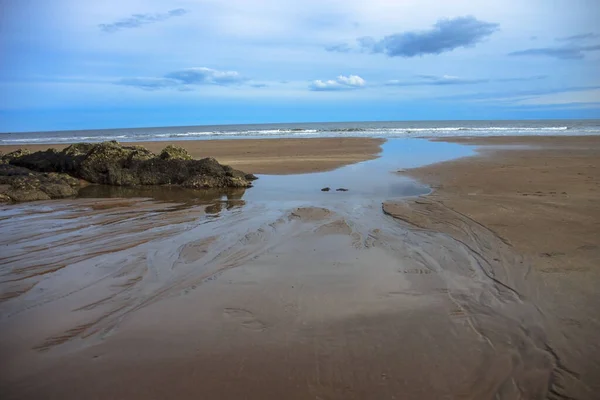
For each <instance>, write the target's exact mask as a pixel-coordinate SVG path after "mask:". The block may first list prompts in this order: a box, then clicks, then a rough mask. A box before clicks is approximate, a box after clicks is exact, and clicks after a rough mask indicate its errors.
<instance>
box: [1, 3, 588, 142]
mask: <svg viewBox="0 0 600 400" xmlns="http://www.w3.org/2000/svg"><path fill="white" fill-rule="evenodd" d="M599 16H600V1H598V0H553V1H548V0H485V1H483V0H481V1H478V0H437V1H434V0H369V1H365V0H303V1H296V0H294V1H291V0H227V1H224V0H145V1H141V0H102V1H93V2H92V1H82V0H52V1H48V0H0V132H19V131H48V130H68V129H98V128H120V127H147V126H186V125H205V124H235V123H263V122H264V123H270V122H312V121H315V122H316V121H393V120H451V119H484V120H485V119H546V118H550V119H558V118H600V28H599V27H598V24H597V23H596V22H597V20H598V17H599Z"/></svg>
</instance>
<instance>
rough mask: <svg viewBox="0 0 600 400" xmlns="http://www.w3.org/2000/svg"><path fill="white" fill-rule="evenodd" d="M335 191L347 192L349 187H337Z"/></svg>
mask: <svg viewBox="0 0 600 400" xmlns="http://www.w3.org/2000/svg"><path fill="white" fill-rule="evenodd" d="M335 191H336V192H347V191H348V189H346V188H337V189H335Z"/></svg>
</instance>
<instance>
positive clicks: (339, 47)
mask: <svg viewBox="0 0 600 400" xmlns="http://www.w3.org/2000/svg"><path fill="white" fill-rule="evenodd" d="M325 50H327V51H330V52H337V53H349V52H351V51H352V47H350V46H349V45H348V44H347V43H340V44H334V45H331V46H327V47H325Z"/></svg>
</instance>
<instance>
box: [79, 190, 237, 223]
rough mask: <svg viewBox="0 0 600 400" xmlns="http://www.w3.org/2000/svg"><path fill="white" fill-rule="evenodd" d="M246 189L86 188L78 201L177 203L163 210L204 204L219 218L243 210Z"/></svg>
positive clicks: (207, 211)
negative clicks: (110, 199)
mask: <svg viewBox="0 0 600 400" xmlns="http://www.w3.org/2000/svg"><path fill="white" fill-rule="evenodd" d="M245 191H246V189H243V188H235V189H187V188H182V187H178V186H109V185H89V186H86V187H84V188H82V189H81V190H80V191H79V194H78V196H77V197H79V198H151V199H154V200H157V201H164V202H169V203H177V204H180V206H178V207H174V208H171V209H166V210H165V212H166V211H172V210H178V209H181V208H189V207H193V206H197V205H207V207H206V213H207V214H209V215H213V216H218V215H220V213H221V212H222V211H224V210H231V209H233V208H237V207H242V206H244V204H245V203H246V202H245V201H244V200H242V197H243V196H244V193H245Z"/></svg>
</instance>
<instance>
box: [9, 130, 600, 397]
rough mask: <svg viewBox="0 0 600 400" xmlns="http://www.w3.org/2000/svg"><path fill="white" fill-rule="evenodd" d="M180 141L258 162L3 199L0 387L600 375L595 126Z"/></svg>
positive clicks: (325, 387) (589, 383)
mask: <svg viewBox="0 0 600 400" xmlns="http://www.w3.org/2000/svg"><path fill="white" fill-rule="evenodd" d="M169 143H172V144H178V145H182V146H183V147H185V148H186V149H187V150H188V151H189V152H190V154H192V155H193V156H194V157H196V158H200V157H206V156H211V157H215V158H217V160H218V161H220V162H222V163H224V164H230V165H232V166H234V167H235V168H239V169H241V170H244V171H246V172H250V173H255V174H259V175H260V176H259V180H258V181H256V183H255V187H253V188H250V189H245V190H243V189H242V190H237V191H234V192H231V191H230V192H223V193H221V192H218V193H213V194H211V195H207V196H205V197H201V196H195V195H194V192H189V191H186V192H185V193H182V192H180V191H175V190H174V191H172V192H170V191H168V190H167V189H164V190H163V189H158V190H153V191H146V192H144V191H140V192H136V191H135V190H133V191H129V192H128V191H127V190H121V191H116V192H112V194H111V196H110V197H111V198H98V197H99V196H98V195H97V193H98V192H93V191H92V192H91V194H90V195H88V196H84V197H85V198H76V199H66V200H57V201H43V202H33V203H23V204H16V205H3V206H1V209H0V218H1V219H0V233H2V235H1V236H0V237H1V238H0V245H1V246H2V248H3V251H2V256H1V257H0V267H1V269H0V271H1V272H2V280H1V282H0V299H1V300H2V301H1V302H0V315H1V319H0V329H1V331H2V337H3V340H2V341H1V342H0V356H1V357H2V359H3V360H5V361H4V362H3V363H2V367H1V374H0V375H1V378H0V393H2V394H3V396H2V397H3V398H7V399H12V398H14V399H17V398H19V399H20V398H31V399H34V398H40V397H43V398H47V399H54V398H55V399H65V398H73V399H76V398H98V399H105V398H140V399H141V398H144V399H154V398H155V399H164V398H207V399H236V398H245V399H280V398H288V399H306V398H317V399H370V398H373V399H382V398H390V399H394V398H396V399H426V398H432V399H433V398H435V399H440V398H473V399H523V398H526V399H546V398H557V399H560V398H576V399H594V398H595V396H596V393H598V391H599V390H600V387H599V386H598V382H599V379H598V378H599V377H600V347H599V345H598V343H597V337H599V336H600V321H598V319H597V316H596V315H597V310H598V307H599V306H600V295H598V292H597V290H596V288H597V284H598V282H600V281H599V279H600V275H599V274H600V270H598V265H600V239H599V238H600V207H599V204H600V203H599V201H598V200H600V199H599V197H600V169H599V168H600V137H599V136H585V137H584V136H544V137H533V136H518V137H510V136H504V137H485V138H482V137H480V138H460V137H444V138H433V139H430V140H427V139H406V140H405V139H391V140H388V141H384V140H382V139H381V138H313V139H307V138H297V139H236V140H214V141H172V142H147V143H140V142H136V143H135V144H142V145H144V146H145V147H147V148H148V149H150V150H152V151H155V152H157V151H158V150H160V148H162V147H164V146H165V145H166V144H169ZM61 146H64V144H62V145H47V144H43V145H42V144H40V145H35V147H32V146H15V147H23V148H25V147H27V148H30V149H31V150H42V149H46V148H48V147H56V148H61ZM11 149H12V148H11V147H9V146H1V147H0V151H3V152H5V153H6V152H8V151H11ZM378 156H379V158H377V157H378ZM415 167H416V168H415ZM328 171H330V172H328ZM323 186H328V187H329V186H331V191H330V192H322V191H321V189H322V188H323ZM92 189H93V188H92ZM336 189H347V190H348V191H347V192H346V191H337V190H336ZM158 192H159V193H158Z"/></svg>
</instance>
